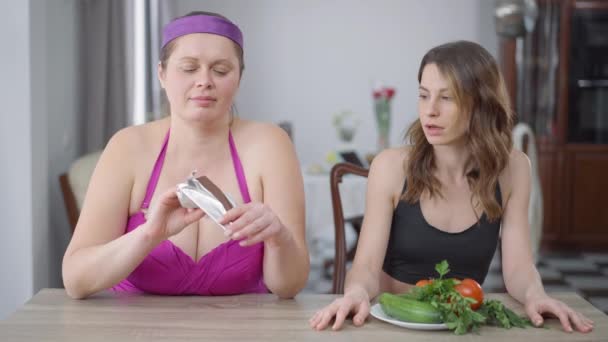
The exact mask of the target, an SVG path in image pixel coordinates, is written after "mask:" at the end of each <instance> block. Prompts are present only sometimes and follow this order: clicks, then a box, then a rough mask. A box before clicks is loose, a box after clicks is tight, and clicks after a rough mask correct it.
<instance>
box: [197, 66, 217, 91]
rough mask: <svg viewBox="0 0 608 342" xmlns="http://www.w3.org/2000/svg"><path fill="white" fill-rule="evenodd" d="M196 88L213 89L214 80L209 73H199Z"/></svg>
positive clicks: (203, 71)
mask: <svg viewBox="0 0 608 342" xmlns="http://www.w3.org/2000/svg"><path fill="white" fill-rule="evenodd" d="M196 86H197V87H200V88H211V87H212V86H213V80H212V79H211V74H210V73H209V71H205V70H202V71H201V72H199V73H198V75H197V78H196Z"/></svg>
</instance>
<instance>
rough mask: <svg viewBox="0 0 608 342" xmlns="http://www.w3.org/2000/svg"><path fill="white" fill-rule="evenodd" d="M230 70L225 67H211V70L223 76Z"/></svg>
mask: <svg viewBox="0 0 608 342" xmlns="http://www.w3.org/2000/svg"><path fill="white" fill-rule="evenodd" d="M229 71H230V70H228V69H225V68H213V72H214V73H216V74H218V75H220V76H224V75H226V74H227V73H228V72H229Z"/></svg>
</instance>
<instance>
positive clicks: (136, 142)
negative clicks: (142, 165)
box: [105, 119, 169, 159]
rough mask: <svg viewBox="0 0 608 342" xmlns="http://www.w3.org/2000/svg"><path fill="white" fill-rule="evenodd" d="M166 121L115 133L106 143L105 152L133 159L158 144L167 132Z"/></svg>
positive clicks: (131, 127)
mask: <svg viewBox="0 0 608 342" xmlns="http://www.w3.org/2000/svg"><path fill="white" fill-rule="evenodd" d="M168 127H169V125H168V122H167V121H166V119H161V120H157V121H152V122H149V123H145V124H142V125H135V126H128V127H125V128H122V129H120V130H119V131H117V132H116V133H115V134H114V135H113V136H112V137H111V138H110V140H109V141H108V144H107V145H106V148H105V150H109V151H111V152H115V153H118V154H122V155H124V156H125V157H127V158H130V159H131V158H135V157H137V156H138V155H141V154H142V153H143V154H145V152H146V151H147V150H148V149H149V148H150V146H156V145H158V144H159V142H158V140H159V137H162V136H164V134H166V133H167V131H168Z"/></svg>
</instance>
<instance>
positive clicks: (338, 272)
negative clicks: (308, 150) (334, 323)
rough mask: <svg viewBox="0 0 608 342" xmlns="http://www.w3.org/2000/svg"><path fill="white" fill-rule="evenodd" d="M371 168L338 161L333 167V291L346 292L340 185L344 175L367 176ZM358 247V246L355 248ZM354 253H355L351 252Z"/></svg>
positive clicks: (345, 253)
mask: <svg viewBox="0 0 608 342" xmlns="http://www.w3.org/2000/svg"><path fill="white" fill-rule="evenodd" d="M368 173H369V170H368V169H366V168H363V167H360V166H357V165H355V164H351V163H338V164H336V165H334V167H333V168H332V169H331V174H330V179H329V180H330V188H331V198H332V206H333V211H334V228H335V237H336V242H335V243H336V251H335V252H336V253H335V256H334V272H333V273H334V274H333V287H332V293H334V294H342V293H344V281H345V279H346V261H347V250H346V238H345V232H344V221H345V219H344V211H343V209H342V199H341V197H340V188H339V185H340V183H341V182H342V177H343V176H345V175H348V174H353V175H357V176H361V177H366V178H367V175H368ZM354 249H356V246H355V248H354ZM349 254H353V255H354V250H353V253H349Z"/></svg>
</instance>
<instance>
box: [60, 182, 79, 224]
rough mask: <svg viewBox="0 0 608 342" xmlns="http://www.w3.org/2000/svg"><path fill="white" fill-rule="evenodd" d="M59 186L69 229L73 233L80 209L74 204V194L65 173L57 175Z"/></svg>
mask: <svg viewBox="0 0 608 342" xmlns="http://www.w3.org/2000/svg"><path fill="white" fill-rule="evenodd" d="M59 186H60V187H61V193H62V194H63V202H64V204H65V210H66V212H67V214H68V222H70V229H71V232H72V234H74V229H75V228H76V223H77V222H78V216H79V215H80V209H79V208H78V205H77V204H76V196H74V191H72V186H71V185H70V180H69V179H68V174H67V173H62V174H61V175H59Z"/></svg>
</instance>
